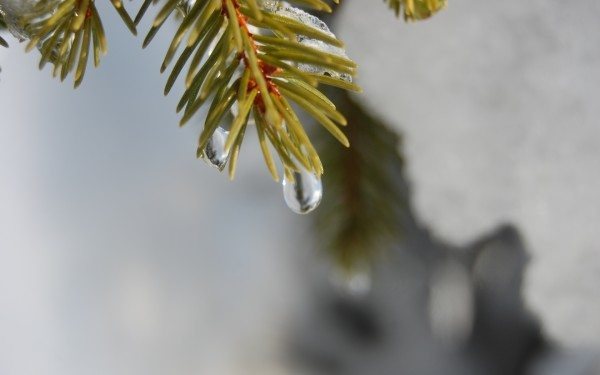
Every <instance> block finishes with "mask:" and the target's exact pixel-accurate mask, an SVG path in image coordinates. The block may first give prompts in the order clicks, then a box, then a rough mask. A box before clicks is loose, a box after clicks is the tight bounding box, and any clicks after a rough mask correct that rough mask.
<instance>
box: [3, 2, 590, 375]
mask: <svg viewBox="0 0 600 375" xmlns="http://www.w3.org/2000/svg"><path fill="white" fill-rule="evenodd" d="M98 6H99V8H100V11H101V13H102V14H103V19H104V23H105V27H106V29H107V34H108V39H109V54H108V56H107V57H105V58H104V59H103V61H102V65H101V67H100V68H99V69H96V70H91V69H90V70H89V71H88V75H87V77H86V80H85V82H84V83H83V85H82V87H81V88H80V89H78V90H77V91H73V90H72V89H71V87H70V85H69V84H60V83H59V82H58V81H57V80H53V79H51V78H50V77H49V75H50V72H49V70H46V71H44V72H42V73H40V72H39V71H38V70H37V56H35V53H31V54H25V53H24V52H23V46H20V45H19V44H18V43H17V42H16V41H15V40H14V39H12V38H10V37H7V38H6V39H7V40H8V41H9V43H10V44H11V48H10V49H8V50H6V49H0V66H2V73H0V113H1V118H2V120H1V123H0V181H1V183H0V332H2V334H0V374H3V375H4V374H6V375H22V374H79V373H85V374H107V373H111V374H164V373H178V374H192V373H193V374H211V375H212V374H225V375H228V374H257V373H260V374H270V373H273V374H284V373H287V372H288V371H289V370H288V366H287V362H286V360H285V357H286V356H285V353H284V351H285V345H284V344H285V343H286V342H287V341H288V339H289V337H288V336H289V335H291V334H292V330H291V329H288V328H289V327H290V326H291V325H292V323H291V322H292V321H294V320H295V319H296V317H298V316H300V317H302V316H306V311H305V310H306V303H307V301H308V300H309V299H308V297H307V295H309V294H310V290H311V282H310V279H311V277H312V276H313V275H314V270H313V269H312V268H314V267H313V266H314V262H315V261H314V260H310V258H312V257H314V253H313V252H312V249H311V248H312V244H311V243H310V241H311V236H312V234H311V232H309V231H308V229H307V228H308V224H309V222H308V219H307V218H305V217H297V216H295V215H294V214H292V213H291V212H290V211H289V210H288V209H287V207H286V206H285V204H284V202H283V199H282V197H281V190H280V186H278V185H277V184H275V183H273V182H272V180H271V179H270V177H269V176H268V173H267V171H266V169H265V167H264V165H263V162H262V156H261V155H260V154H259V148H258V147H257V142H256V136H255V135H254V133H253V132H249V133H248V139H247V141H246V143H245V144H244V148H243V150H242V152H243V155H242V157H241V159H240V165H239V169H238V176H237V180H236V182H235V183H230V182H229V181H228V180H227V178H226V176H224V175H219V174H218V173H217V172H216V171H215V170H214V169H212V168H209V167H208V166H206V165H205V164H204V163H202V162H200V161H197V160H196V159H195V157H194V156H195V144H196V137H197V134H198V131H199V124H198V123H196V124H190V125H188V126H189V127H187V128H184V129H178V128H177V125H176V124H177V122H178V117H177V115H176V114H175V111H174V108H175V105H176V102H177V95H172V96H170V97H167V98H164V97H163V96H162V88H163V84H164V80H165V77H163V76H161V75H160V74H159V72H158V70H159V66H160V63H161V61H162V57H163V53H164V51H165V48H166V44H167V43H168V40H167V39H168V37H167V35H168V34H169V33H168V32H162V33H161V34H160V35H159V36H158V38H157V39H156V41H155V42H154V43H153V44H152V45H151V46H150V47H149V48H148V49H147V50H141V48H140V45H141V39H140V38H137V39H135V38H134V37H133V36H131V35H129V34H128V31H127V30H126V28H125V27H124V26H123V25H122V24H121V21H120V20H119V19H118V16H116V14H115V12H114V11H113V10H112V9H111V8H110V7H109V6H108V5H107V4H105V3H99V4H98ZM132 8H134V7H131V6H130V9H132ZM340 11H341V14H340V15H339V17H338V19H337V28H336V32H337V34H338V35H340V37H342V38H343V39H344V40H346V42H347V45H348V52H349V55H350V56H352V57H353V58H354V59H356V60H357V61H358V62H359V64H360V65H361V70H360V84H361V85H362V86H363V87H364V88H365V94H363V95H362V96H361V98H362V99H361V100H364V102H365V103H366V104H367V105H368V106H369V107H370V108H371V109H373V110H374V111H375V112H376V113H378V114H381V115H383V116H384V117H385V119H386V120H387V121H388V123H391V124H394V125H396V126H397V129H398V130H399V131H400V132H402V133H403V134H404V136H405V147H404V151H405V152H406V153H407V158H408V165H407V168H408V177H409V180H410V182H411V184H412V190H413V197H414V200H413V202H412V204H413V206H414V207H415V208H416V212H417V217H418V219H419V220H420V221H421V222H422V223H423V225H425V226H427V227H428V228H430V229H431V230H432V231H433V233H434V235H435V236H437V237H438V238H440V239H441V240H443V241H447V242H449V243H451V244H456V245H464V244H466V243H468V242H470V241H472V240H474V239H476V238H478V237H480V236H481V235H482V234H484V233H485V232H487V231H490V230H492V229H494V228H496V227H497V226H498V225H500V224H501V223H505V222H509V223H512V224H514V225H515V226H516V227H517V228H518V229H519V230H520V232H521V234H522V236H523V237H524V239H525V242H526V244H527V250H528V252H529V253H530V254H529V255H530V257H531V262H530V266H529V268H528V269H527V271H526V280H525V286H524V292H525V295H526V297H527V298H526V303H527V305H528V306H529V307H531V309H532V310H533V311H534V312H535V313H536V314H537V315H538V316H539V317H540V318H541V321H542V324H543V326H544V329H545V330H546V331H547V332H549V334H550V336H551V338H552V339H553V340H555V341H556V342H558V343H559V344H560V345H561V346H565V347H567V348H572V349H573V350H580V349H581V350H590V351H593V350H595V349H596V348H598V347H600V339H598V337H600V320H599V319H598V318H597V317H598V316H600V291H599V289H598V288H597V285H598V283H599V282H600V260H599V257H598V252H599V242H598V240H597V236H596V232H597V228H599V227H600V210H599V208H600V207H599V205H600V200H599V199H598V196H597V194H598V193H597V192H598V191H600V174H599V172H598V165H600V147H599V145H600V127H599V126H598V120H597V119H598V118H600V116H599V115H600V113H599V111H600V109H599V108H600V107H599V106H598V105H597V103H596V101H597V98H598V97H600V49H598V46H600V40H598V39H599V38H600V24H599V23H598V22H597V20H598V19H599V17H600V4H599V3H597V2H596V1H594V0H582V1H578V2H573V3H570V4H569V5H568V6H566V5H565V3H564V2H559V1H558V0H553V1H548V0H546V1H542V0H531V1H528V2H526V3H524V2H522V1H512V0H511V1H504V2H493V3H490V2H479V1H476V0H454V1H451V3H450V6H449V8H448V9H447V10H445V11H444V12H443V13H441V14H440V15H438V16H436V17H435V18H434V19H432V20H431V21H429V22H425V23H422V24H411V25H406V24H404V23H402V22H399V21H397V20H396V19H395V18H394V17H393V15H392V14H391V13H390V12H389V11H388V10H387V9H386V8H385V7H384V6H383V4H381V2H380V1H366V0H347V1H346V5H345V6H344V8H343V9H341V10H340ZM150 18H151V17H147V19H146V23H144V24H143V25H142V27H140V30H141V33H142V34H143V32H144V30H147V28H148V22H149V21H150ZM175 91H176V90H174V93H175ZM325 194H326V193H325ZM326 198H327V195H325V199H326ZM379 298H380V300H383V301H385V300H386V298H388V297H386V296H385V295H383V296H380V297H379ZM389 298H390V299H392V298H394V297H389ZM334 342H335V341H334ZM391 356H392V357H393V356H394V355H393V353H392V354H391ZM382 373H383V372H382ZM559 373H560V372H559ZM562 373H565V372H562Z"/></svg>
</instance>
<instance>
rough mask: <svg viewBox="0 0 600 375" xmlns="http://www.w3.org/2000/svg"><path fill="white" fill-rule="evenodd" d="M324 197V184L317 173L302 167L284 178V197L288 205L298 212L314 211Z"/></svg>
mask: <svg viewBox="0 0 600 375" xmlns="http://www.w3.org/2000/svg"><path fill="white" fill-rule="evenodd" d="M322 197H323V184H322V182H321V178H319V177H318V176H317V175H315V174H313V173H311V172H308V171H306V170H304V169H302V170H301V171H300V172H297V171H294V172H292V173H291V176H289V177H288V174H287V173H286V175H285V177H284V178H283V198H284V199H285V203H286V204H287V205H288V207H289V208H290V209H291V210H292V211H294V212H295V213H297V214H307V213H309V212H311V211H313V210H314V209H315V208H317V206H319V203H321V198H322Z"/></svg>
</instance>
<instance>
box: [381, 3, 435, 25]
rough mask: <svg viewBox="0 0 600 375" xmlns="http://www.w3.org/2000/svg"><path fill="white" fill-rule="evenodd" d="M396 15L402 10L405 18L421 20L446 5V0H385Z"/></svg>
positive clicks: (407, 19)
mask: <svg viewBox="0 0 600 375" xmlns="http://www.w3.org/2000/svg"><path fill="white" fill-rule="evenodd" d="M384 1H386V2H387V3H388V5H389V7H390V9H392V10H393V11H394V12H395V13H396V17H399V16H400V12H402V14H403V16H404V20H406V21H419V20H424V19H426V18H429V17H431V16H432V15H434V14H435V13H436V12H438V11H439V10H441V9H442V8H444V7H445V6H446V2H447V1H446V0H384Z"/></svg>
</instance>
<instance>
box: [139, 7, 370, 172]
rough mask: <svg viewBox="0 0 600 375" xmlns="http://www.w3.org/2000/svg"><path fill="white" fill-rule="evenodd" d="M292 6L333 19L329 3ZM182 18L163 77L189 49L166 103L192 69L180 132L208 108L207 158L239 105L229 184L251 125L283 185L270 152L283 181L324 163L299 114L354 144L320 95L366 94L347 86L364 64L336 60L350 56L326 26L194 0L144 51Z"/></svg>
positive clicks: (202, 143) (288, 12) (292, 13)
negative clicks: (336, 91)
mask: <svg viewBox="0 0 600 375" xmlns="http://www.w3.org/2000/svg"><path fill="white" fill-rule="evenodd" d="M152 2H153V0H146V1H145V2H144V3H143V5H142V7H141V9H140V12H139V13H138V15H137V16H136V18H135V19H136V21H137V22H139V21H140V20H141V18H142V17H143V14H144V12H146V10H147V9H148V7H149V6H150V4H151V3H152ZM294 3H296V4H298V5H302V6H306V7H310V8H312V9H314V10H319V11H326V12H331V7H330V6H329V5H328V4H327V3H325V2H324V1H322V0H297V1H294ZM176 10H179V11H181V12H182V13H183V17H182V18H181V20H180V24H179V27H178V29H177V31H176V32H175V35H174V37H173V40H172V42H171V45H170V46H169V48H168V50H167V53H166V55H165V58H164V61H163V64H162V66H161V72H164V71H165V70H166V69H167V68H168V66H169V65H170V64H171V62H172V61H173V60H174V58H175V56H176V55H177V52H178V49H180V47H181V46H182V45H183V50H182V51H181V52H180V53H179V57H178V58H177V60H176V62H175V64H174V66H173V68H172V70H171V73H170V75H169V77H168V79H167V83H166V86H165V95H166V94H168V93H169V92H170V91H171V89H172V88H173V85H174V83H175V81H176V80H177V78H178V77H179V76H180V75H181V73H182V71H183V69H184V67H185V66H186V65H188V68H187V73H186V74H185V90H184V93H183V95H182V97H181V100H180V101H179V104H178V106H177V111H178V112H181V111H183V115H182V118H181V121H180V125H181V126H183V125H185V124H186V123H187V122H188V121H189V120H190V119H191V118H192V117H193V116H194V115H195V114H196V113H197V112H198V110H199V109H200V108H201V107H202V106H203V105H204V104H206V103H207V102H208V101H210V100H211V104H210V106H209V109H208V114H207V115H206V119H205V122H204V129H203V131H202V132H201V134H200V137H199V140H198V149H197V155H198V157H202V156H204V153H205V148H206V147H207V144H208V143H209V141H210V140H211V137H212V136H213V134H214V133H215V131H216V130H217V129H218V128H219V126H220V124H221V123H222V122H223V121H224V119H225V117H226V115H227V114H228V113H229V111H230V109H231V108H232V107H234V106H235V108H234V109H235V110H234V112H235V116H234V119H233V121H232V122H231V124H230V126H229V132H228V135H227V139H226V141H225V152H226V153H228V154H229V155H230V159H229V175H230V178H233V177H234V174H235V166H236V160H237V156H238V154H239V150H240V147H241V143H242V140H243V136H244V134H245V131H246V128H247V126H248V120H249V118H251V117H252V118H253V119H254V123H255V124H256V129H257V132H258V135H259V141H260V146H261V150H262V151H263V154H264V158H265V163H266V165H267V167H268V169H269V171H270V173H271V175H272V177H273V178H274V179H275V180H279V175H278V172H277V169H276V166H275V162H274V160H273V157H272V155H271V152H270V147H269V144H270V146H272V149H273V150H274V151H275V152H276V154H277V156H278V157H279V159H280V161H281V163H282V164H283V166H284V173H285V174H286V176H288V177H289V176H291V175H292V174H293V172H294V171H299V170H301V169H304V170H307V171H309V172H311V173H313V174H315V175H317V176H320V175H321V174H322V173H323V166H322V164H321V161H320V158H319V155H318V154H317V151H316V150H315V148H314V146H313V145H312V143H311V141H310V140H309V138H308V135H307V134H306V132H305V130H304V126H303V125H302V122H301V120H300V118H299V116H298V115H297V113H296V110H295V108H302V109H303V110H304V111H305V112H306V113H308V114H309V115H311V116H312V117H313V118H314V119H315V120H316V121H317V122H318V123H320V124H321V125H322V126H323V127H325V129H327V130H328V131H329V132H330V133H331V134H332V135H333V136H334V137H335V138H336V139H337V140H338V141H339V142H341V143H342V144H343V145H344V146H346V147H348V146H349V142H348V139H347V137H346V136H345V135H344V133H343V132H342V131H341V130H340V126H345V125H346V119H345V118H344V116H343V115H342V114H341V113H340V112H339V111H338V110H337V109H336V106H335V105H334V104H333V103H332V102H331V101H330V100H329V99H328V98H327V97H326V96H325V95H324V94H323V93H322V92H321V91H319V89H318V88H317V87H318V85H319V84H325V85H331V86H337V87H342V88H344V89H347V90H354V91H360V88H359V87H358V86H356V85H355V84H353V83H351V82H350V79H349V78H350V77H351V76H353V75H354V74H355V72H356V68H357V66H356V64H355V63H354V62H353V61H352V60H350V59H349V58H347V57H346V56H345V54H343V53H340V52H339V51H342V52H343V50H342V49H341V48H342V47H343V43H342V42H341V41H340V40H338V39H337V38H336V37H335V36H334V35H333V34H332V33H331V32H329V29H327V28H326V26H325V27H320V25H321V24H322V22H321V21H318V19H316V17H313V16H310V15H309V14H308V13H304V12H303V11H300V10H298V9H296V8H292V7H291V6H289V5H285V4H283V3H282V2H279V1H274V0H197V1H189V2H185V3H184V4H183V6H182V2H181V1H179V0H167V1H166V2H164V5H163V6H162V8H161V9H160V10H159V12H158V14H157V16H156V18H155V20H154V22H153V24H152V26H151V28H150V30H149V32H148V34H147V36H146V38H145V40H144V43H143V46H144V47H145V46H147V45H148V44H149V43H150V42H151V40H152V38H153V37H154V36H155V35H156V33H157V32H158V30H159V29H160V28H161V26H162V25H163V24H164V23H165V21H166V19H167V18H168V17H169V15H170V14H171V13H173V12H174V11H176ZM296 16H297V17H296ZM305 20H308V21H309V22H303V21H305ZM311 22H312V24H311ZM307 23H308V24H307ZM322 25H324V24H322ZM186 36H187V39H186Z"/></svg>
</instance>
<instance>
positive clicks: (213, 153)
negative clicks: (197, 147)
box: [202, 127, 229, 171]
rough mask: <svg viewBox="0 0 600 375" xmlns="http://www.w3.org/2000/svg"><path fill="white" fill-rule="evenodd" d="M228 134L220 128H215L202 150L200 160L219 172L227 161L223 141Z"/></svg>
mask: <svg viewBox="0 0 600 375" xmlns="http://www.w3.org/2000/svg"><path fill="white" fill-rule="evenodd" d="M228 135H229V132H228V131H227V130H225V129H223V128H221V127H219V128H217V129H216V130H215V132H214V133H213V135H212V136H211V137H210V139H209V140H208V143H207V144H206V147H205V148H204V155H203V156H202V158H203V159H204V160H205V161H206V162H207V163H209V164H211V165H212V166H214V167H215V168H217V169H218V170H219V171H222V170H223V169H224V168H225V165H227V161H229V153H228V152H226V151H225V141H227V136H228Z"/></svg>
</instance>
